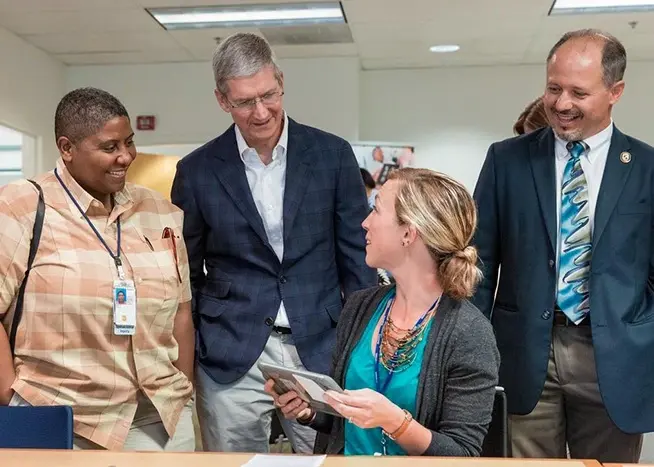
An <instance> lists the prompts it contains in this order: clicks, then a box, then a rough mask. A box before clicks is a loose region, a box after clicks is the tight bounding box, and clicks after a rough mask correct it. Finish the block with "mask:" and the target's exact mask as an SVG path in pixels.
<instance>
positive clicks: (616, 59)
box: [547, 29, 627, 87]
mask: <svg viewBox="0 0 654 467" xmlns="http://www.w3.org/2000/svg"><path fill="white" fill-rule="evenodd" d="M572 39H594V40H600V41H602V42H604V49H603V50H602V75H603V76H602V78H603V80H604V84H605V85H606V87H611V86H613V85H614V84H615V83H617V82H618V81H621V80H622V79H623V78H624V72H625V70H626V68H627V51H626V50H625V48H624V46H623V45H622V43H621V42H620V41H619V40H618V39H617V38H616V37H615V36H612V35H611V34H609V33H608V32H605V31H601V30H599V29H579V30H577V31H570V32H567V33H565V34H564V35H563V36H562V37H561V39H559V41H558V42H557V43H556V44H555V45H554V47H552V50H550V53H549V55H548V56H547V63H549V62H550V60H551V59H552V57H553V56H554V54H555V53H556V51H557V50H559V48H560V47H561V46H562V45H563V44H565V43H566V42H568V41H569V40H572Z"/></svg>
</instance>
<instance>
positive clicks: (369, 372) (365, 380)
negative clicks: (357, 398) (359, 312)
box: [344, 287, 432, 456]
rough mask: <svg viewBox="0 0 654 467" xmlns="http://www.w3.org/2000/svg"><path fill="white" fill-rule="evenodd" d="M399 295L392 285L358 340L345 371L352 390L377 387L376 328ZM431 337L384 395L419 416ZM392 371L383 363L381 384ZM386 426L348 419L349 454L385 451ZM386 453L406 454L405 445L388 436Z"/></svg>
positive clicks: (428, 325)
mask: <svg viewBox="0 0 654 467" xmlns="http://www.w3.org/2000/svg"><path fill="white" fill-rule="evenodd" d="M394 296H395V288H394V287H393V288H391V289H390V290H389V291H388V293H387V294H386V295H385V296H384V298H383V299H382V300H381V302H380V303H379V306H378V307H377V310H375V313H374V315H373V316H372V319H371V320H370V321H369V322H368V325H367V326H366V329H365V330H364V332H363V335H362V336H361V339H360V340H359V342H358V343H357V344H356V346H355V347H354V349H353V350H352V354H351V355H350V360H349V362H348V364H347V369H346V372H345V388H344V389H348V390H355V389H364V388H369V389H372V390H373V391H376V390H377V388H376V387H375V364H376V361H375V352H374V350H375V345H376V344H377V338H378V333H376V332H375V328H377V324H379V321H380V320H381V318H382V315H383V313H384V309H385V308H386V304H387V303H388V301H389V300H390V299H392V298H393V297H394ZM431 323H432V320H430V321H429V322H428V323H427V328H426V329H425V333H424V336H427V335H428V334H429V329H430V328H431ZM426 344H427V339H426V338H425V339H423V340H422V341H420V342H419V343H418V345H417V346H416V358H415V360H414V362H413V363H412V364H411V365H410V366H409V367H407V368H405V369H403V370H401V371H399V372H398V371H396V372H394V373H393V374H392V378H391V380H390V382H389V383H388V386H387V388H386V390H385V391H384V393H383V395H384V396H386V398H387V399H389V400H390V401H391V402H393V403H394V404H395V405H397V406H399V407H401V408H402V409H406V410H408V411H409V412H410V413H411V415H413V417H414V418H415V416H416V397H417V393H418V379H419V375H420V369H421V367H422V357H423V354H424V350H425V345H426ZM388 377H389V372H388V370H386V368H384V365H382V364H380V365H379V381H380V385H385V384H386V380H387V379H388ZM382 436H383V435H382V429H381V428H372V429H363V428H359V427H357V426H356V425H354V424H352V423H350V422H349V421H347V420H345V455H346V456H348V455H349V456H355V455H365V456H371V455H374V454H375V453H379V454H382V453H383V450H382ZM386 454H387V455H389V456H406V455H407V454H406V452H405V451H404V449H402V448H401V447H400V445H398V444H397V443H395V442H394V441H393V440H391V439H390V438H386Z"/></svg>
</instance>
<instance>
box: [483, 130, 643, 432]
mask: <svg viewBox="0 0 654 467" xmlns="http://www.w3.org/2000/svg"><path fill="white" fill-rule="evenodd" d="M554 140H555V138H554V133H553V132H552V130H551V129H549V128H547V129H542V130H538V131H536V132H534V133H531V134H528V135H524V136H521V137H517V138H511V139H508V140H506V141H502V142H499V143H496V144H493V145H492V146H491V147H490V149H489V151H488V155H487V157H486V161H485V163H484V165H483V168H482V171H481V174H480V176H479V180H478V182H477V187H476V189H475V194H474V197H475V200H476V202H477V205H478V208H479V227H478V230H477V233H476V236H475V239H474V242H475V243H476V246H477V247H478V249H479V254H480V259H481V265H482V269H483V272H484V275H485V279H484V281H483V282H482V284H481V286H480V288H479V290H478V292H477V293H476V295H475V297H474V299H473V302H474V303H475V304H476V305H477V307H478V308H479V309H480V310H481V311H482V312H483V313H484V314H486V315H487V316H489V317H490V318H491V321H492V323H493V326H494V328H495V333H496V336H497V343H498V346H499V349H500V353H501V356H502V363H501V367H500V385H502V386H504V387H505V388H506V392H507V396H508V405H509V411H510V412H511V413H514V414H526V413H529V412H531V411H532V409H533V408H534V407H535V405H536V403H537V402H538V399H539V397H540V394H541V392H542V389H543V385H544V382H545V376H546V373H547V362H548V358H549V350H550V340H551V334H552V326H553V323H552V320H553V315H554V312H553V310H554V303H555V299H556V253H555V252H556V240H557V232H556V229H557V221H556V192H555V190H556V186H555V185H556V177H555V156H554ZM653 190H654V148H652V147H650V146H648V145H646V144H645V143H643V142H641V141H638V140H637V139H634V138H631V137H629V136H627V135H625V134H623V133H621V132H620V131H619V130H618V129H617V128H614V130H613V137H612V139H611V145H610V149H609V154H608V159H607V161H606V168H605V169H604V175H603V178H602V182H601V186H600V192H599V197H598V200H597V206H596V209H595V218H594V229H593V256H592V262H591V271H590V283H589V287H590V321H591V329H592V336H593V348H594V352H595V360H596V367H597V374H598V378H599V387H600V391H601V394H602V398H603V401H604V404H605V406H606V409H607V411H608V413H609V416H610V417H611V419H612V420H613V422H614V423H615V424H616V425H617V426H618V427H619V428H620V429H621V430H623V431H625V432H627V433H643V432H649V431H652V430H654V358H652V355H654V288H653V287H654V283H653V275H654V274H653V272H654V244H653V242H654V238H653V236H652V221H653V220H654V216H653V214H652V207H653V206H654V194H653ZM500 267H501V271H500V274H499V287H498V288H497V296H496V297H494V294H495V289H496V285H498V268H500Z"/></svg>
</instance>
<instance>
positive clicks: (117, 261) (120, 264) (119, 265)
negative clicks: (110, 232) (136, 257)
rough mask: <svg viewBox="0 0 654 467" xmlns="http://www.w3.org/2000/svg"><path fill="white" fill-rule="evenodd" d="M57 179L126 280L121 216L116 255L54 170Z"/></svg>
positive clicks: (118, 223) (117, 221)
mask: <svg viewBox="0 0 654 467" xmlns="http://www.w3.org/2000/svg"><path fill="white" fill-rule="evenodd" d="M54 174H55V177H57V180H59V183H60V184H61V186H62V187H63V189H64V190H65V191H66V194H67V195H68V197H69V198H70V199H71V200H72V201H73V203H74V204H75V206H76V207H77V209H79V212H80V213H81V214H82V216H84V219H85V220H86V222H87V223H88V224H89V226H90V227H91V229H92V230H93V233H95V236H96V237H98V240H100V242H101V243H102V245H103V246H104V247H105V249H106V250H107V251H108V252H109V255H110V256H111V257H112V258H113V260H114V263H115V264H116V269H117V270H118V277H119V278H120V279H121V280H124V279H125V271H124V270H123V262H122V261H121V259H120V216H118V219H116V231H117V239H116V243H117V245H116V248H117V250H116V254H114V252H113V251H111V248H109V245H107V242H106V241H105V240H104V238H102V235H100V232H98V229H96V228H95V226H94V225H93V222H91V219H89V218H88V216H87V215H86V213H85V212H84V210H83V209H82V207H81V206H80V205H79V203H78V202H77V200H76V199H75V197H74V196H73V194H72V193H71V192H70V190H69V189H68V187H67V186H66V184H65V183H64V181H63V180H62V179H61V177H60V176H59V173H57V169H55V170H54Z"/></svg>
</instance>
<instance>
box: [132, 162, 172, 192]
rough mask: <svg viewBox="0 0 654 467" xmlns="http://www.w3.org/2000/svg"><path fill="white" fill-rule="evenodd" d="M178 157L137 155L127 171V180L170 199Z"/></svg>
mask: <svg viewBox="0 0 654 467" xmlns="http://www.w3.org/2000/svg"><path fill="white" fill-rule="evenodd" d="M177 161H179V157H173V156H163V155H160V154H143V153H139V154H138V156H137V157H136V159H134V161H133V162H132V165H130V167H129V170H128V171H127V180H128V181H130V182H132V183H136V184H138V185H143V186H145V187H148V188H151V189H153V190H155V191H158V192H159V193H161V194H162V195H163V196H165V197H166V198H167V199H170V188H171V186H172V183H173V178H174V177H175V169H176V166H177Z"/></svg>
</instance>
